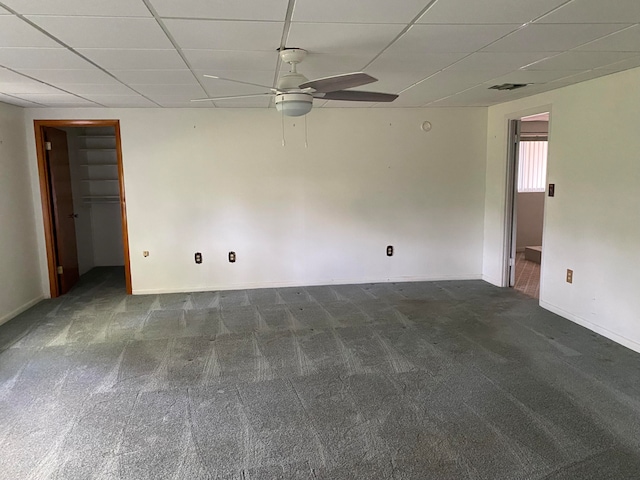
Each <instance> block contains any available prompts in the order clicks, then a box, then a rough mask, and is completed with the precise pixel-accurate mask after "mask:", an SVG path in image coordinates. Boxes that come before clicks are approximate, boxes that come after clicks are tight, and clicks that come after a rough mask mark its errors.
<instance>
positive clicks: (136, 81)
mask: <svg viewBox="0 0 640 480" xmlns="http://www.w3.org/2000/svg"><path fill="white" fill-rule="evenodd" d="M111 73H112V74H113V75H115V76H116V77H117V78H118V79H120V80H121V81H122V82H124V83H127V84H129V85H153V84H157V85H195V84H197V83H198V82H197V81H196V78H195V77H194V75H193V73H192V72H191V70H111Z"/></svg>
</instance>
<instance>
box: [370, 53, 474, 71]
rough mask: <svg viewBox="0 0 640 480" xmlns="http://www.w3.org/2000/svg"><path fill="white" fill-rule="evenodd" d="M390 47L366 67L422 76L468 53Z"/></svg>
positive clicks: (450, 63) (442, 67)
mask: <svg viewBox="0 0 640 480" xmlns="http://www.w3.org/2000/svg"><path fill="white" fill-rule="evenodd" d="M392 49H393V47H392V48H390V49H389V50H387V51H386V52H384V53H383V54H382V55H380V56H379V57H378V58H376V59H375V60H374V61H373V63H372V64H371V65H369V67H367V69H369V68H371V69H373V70H376V71H378V72H382V71H385V72H386V71H388V72H420V73H423V74H424V75H423V77H426V76H427V74H431V73H436V72H437V71H439V70H442V69H444V68H446V67H448V66H449V65H452V64H453V63H455V62H457V61H458V60H460V59H462V58H464V57H465V56H467V55H468V53H405V52H402V51H399V50H398V49H393V50H392Z"/></svg>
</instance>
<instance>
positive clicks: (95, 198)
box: [82, 195, 120, 203]
mask: <svg viewBox="0 0 640 480" xmlns="http://www.w3.org/2000/svg"><path fill="white" fill-rule="evenodd" d="M82 201H83V202H84V203H120V197H119V196H118V195H87V196H84V197H82Z"/></svg>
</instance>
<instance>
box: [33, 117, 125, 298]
mask: <svg viewBox="0 0 640 480" xmlns="http://www.w3.org/2000/svg"><path fill="white" fill-rule="evenodd" d="M33 127H34V131H35V136H36V154H37V157H38V176H39V178H40V198H41V201H42V217H43V221H44V241H45V246H46V250H47V265H48V267H49V289H50V292H51V298H56V297H58V296H60V292H59V289H58V276H57V275H58V274H57V271H56V267H57V258H56V249H55V242H54V235H53V213H52V212H53V210H52V208H53V206H52V205H51V192H50V191H49V190H50V189H49V168H48V166H47V156H46V153H45V146H44V128H45V127H53V128H65V127H113V128H114V130H115V135H116V155H117V161H118V185H119V188H120V218H121V219H122V244H123V246H124V275H125V283H126V288H127V294H129V295H130V294H131V293H132V290H131V264H130V261H129V234H128V230H127V202H126V198H125V194H124V169H123V166H122V145H121V142H120V120H34V121H33Z"/></svg>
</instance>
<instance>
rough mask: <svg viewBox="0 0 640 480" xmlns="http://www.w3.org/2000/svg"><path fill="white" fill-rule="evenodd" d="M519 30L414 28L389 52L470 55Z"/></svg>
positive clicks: (501, 27) (500, 27)
mask: <svg viewBox="0 0 640 480" xmlns="http://www.w3.org/2000/svg"><path fill="white" fill-rule="evenodd" d="M518 27H520V25H414V26H413V27H411V29H409V31H408V32H407V33H405V34H404V35H403V36H402V37H401V38H400V39H398V41H396V42H395V43H394V44H393V45H392V46H391V47H390V48H389V50H388V52H389V53H391V52H402V53H421V54H424V53H460V52H462V53H464V52H468V53H471V52H475V51H476V50H479V49H481V48H483V47H485V46H487V45H489V44H490V43H491V42H494V41H496V40H498V39H499V38H502V37H504V36H505V35H507V34H508V33H510V32H513V31H514V30H516V29H517V28H518Z"/></svg>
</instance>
